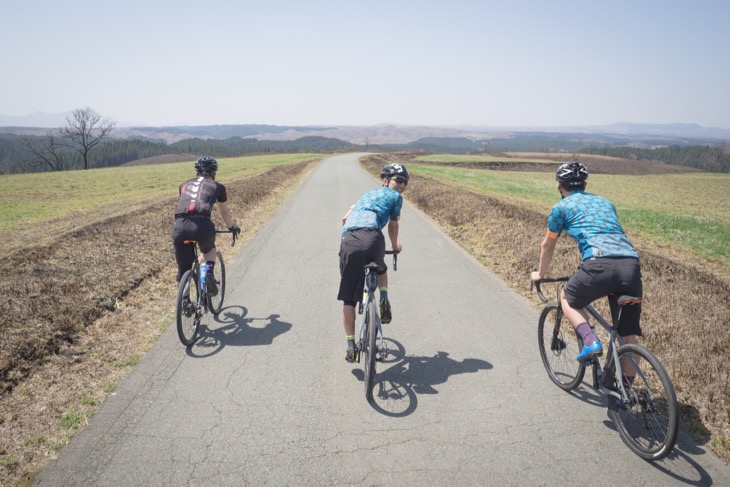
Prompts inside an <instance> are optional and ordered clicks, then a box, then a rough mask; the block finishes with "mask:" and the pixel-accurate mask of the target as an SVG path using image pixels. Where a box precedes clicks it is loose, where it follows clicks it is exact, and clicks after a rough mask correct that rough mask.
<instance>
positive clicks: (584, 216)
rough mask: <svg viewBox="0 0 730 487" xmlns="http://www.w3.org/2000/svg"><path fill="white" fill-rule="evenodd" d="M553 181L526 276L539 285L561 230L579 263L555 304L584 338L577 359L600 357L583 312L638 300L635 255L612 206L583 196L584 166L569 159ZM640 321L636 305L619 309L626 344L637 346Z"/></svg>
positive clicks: (638, 272) (600, 349) (638, 274)
mask: <svg viewBox="0 0 730 487" xmlns="http://www.w3.org/2000/svg"><path fill="white" fill-rule="evenodd" d="M555 179H556V180H557V181H558V191H559V192H560V195H561V197H562V200H561V201H560V202H558V203H557V204H556V205H555V206H553V208H552V210H551V211H550V216H549V217H548V228H547V234H546V235H545V239H544V240H543V242H542V246H541V248H540V262H539V264H538V267H537V270H536V271H533V272H532V274H531V276H530V278H531V279H532V281H539V280H540V279H542V278H543V277H544V276H545V273H546V272H547V270H548V267H549V266H550V262H551V260H552V257H553V253H554V251H555V244H556V242H557V239H558V237H559V236H560V234H561V233H562V232H563V231H565V233H567V234H568V235H569V236H570V237H572V238H573V240H575V241H576V242H577V243H578V249H579V251H580V254H581V259H582V262H581V264H580V267H579V268H578V271H577V272H576V273H575V274H574V275H573V276H572V277H571V278H570V280H569V281H568V283H567V284H566V286H565V288H564V290H563V292H562V293H561V296H560V301H561V306H562V308H563V312H564V313H565V317H566V318H567V319H568V321H569V322H570V324H571V325H573V327H574V328H575V329H576V331H577V332H578V333H579V334H580V336H581V337H582V338H583V344H584V345H583V349H582V350H581V352H580V354H579V355H578V356H577V357H576V359H577V360H580V361H582V360H587V359H589V358H591V357H593V356H600V355H602V354H603V347H602V346H601V342H600V341H598V338H597V337H596V336H595V334H594V332H593V330H592V329H591V327H590V325H589V324H588V314H587V313H586V312H585V311H584V310H583V308H585V307H586V306H588V305H589V304H590V303H591V302H593V301H595V300H596V299H599V298H602V297H604V296H608V300H609V304H610V306H611V312H612V313H615V312H616V307H617V304H616V299H617V298H618V296H619V295H621V294H626V295H630V296H634V297H639V298H640V297H641V296H642V282H641V268H640V265H639V254H638V253H637V252H636V249H635V248H634V246H633V245H632V244H631V242H629V239H628V238H627V237H626V234H625V233H624V231H623V228H622V227H621V224H620V223H619V221H618V216H617V215H616V208H615V207H614V206H613V203H611V202H610V201H609V200H607V199H605V198H602V197H600V196H596V195H594V194H590V193H586V192H585V188H586V180H587V179H588V169H587V168H586V167H585V166H584V165H583V164H580V163H578V162H573V161H571V162H567V163H565V164H562V165H561V166H560V167H559V168H558V170H557V172H556V176H555ZM640 318H641V304H640V303H639V304H635V305H632V306H627V307H625V308H624V309H623V310H622V311H621V320H620V322H619V326H618V332H619V335H621V337H622V338H623V340H624V342H625V343H637V342H638V340H637V336H641V327H640ZM623 365H624V364H623V362H622V366H623ZM626 368H628V370H626ZM626 368H625V372H627V373H626V375H628V376H630V377H631V376H633V374H632V373H631V369H633V367H632V366H631V365H630V364H627V367H626Z"/></svg>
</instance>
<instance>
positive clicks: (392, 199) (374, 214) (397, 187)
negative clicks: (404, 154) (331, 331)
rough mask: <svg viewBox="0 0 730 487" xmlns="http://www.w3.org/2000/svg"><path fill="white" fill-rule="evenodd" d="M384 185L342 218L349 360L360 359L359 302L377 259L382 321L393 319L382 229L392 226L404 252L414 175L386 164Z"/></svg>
mask: <svg viewBox="0 0 730 487" xmlns="http://www.w3.org/2000/svg"><path fill="white" fill-rule="evenodd" d="M380 177H381V182H382V186H381V187H380V188H377V189H373V190H371V191H369V192H367V193H365V194H364V195H363V196H362V197H361V198H360V199H359V200H357V202H356V203H355V204H354V205H352V207H351V208H350V210H349V211H348V212H347V214H345V216H344V217H343V218H342V237H341V241H340V276H341V279H340V290H339V293H338V295H337V299H338V300H340V301H342V302H343V306H342V325H343V327H344V329H345V338H346V340H347V351H346V352H345V360H347V361H348V362H354V361H356V360H357V351H356V348H355V305H356V304H357V301H358V300H359V299H360V298H361V297H362V293H363V287H364V285H365V275H364V269H365V266H366V265H367V264H368V263H369V262H376V263H378V265H380V266H381V268H382V269H383V272H382V273H380V274H378V288H379V289H380V321H381V322H382V323H390V321H391V319H392V312H391V307H390V301H389V299H388V274H387V269H388V268H387V266H386V265H385V237H384V236H383V232H382V229H383V228H384V227H385V226H386V225H387V226H388V237H389V239H390V246H391V248H392V249H393V250H396V251H398V252H400V251H401V250H403V246H402V245H401V244H400V243H399V242H398V230H399V228H400V227H399V220H400V211H401V207H402V206H403V196H402V195H401V193H402V192H403V191H404V190H405V189H406V186H407V185H408V180H409V178H410V175H409V174H408V170H407V169H406V167H405V166H404V165H402V164H391V165H388V166H385V167H384V168H383V170H382V171H381V172H380Z"/></svg>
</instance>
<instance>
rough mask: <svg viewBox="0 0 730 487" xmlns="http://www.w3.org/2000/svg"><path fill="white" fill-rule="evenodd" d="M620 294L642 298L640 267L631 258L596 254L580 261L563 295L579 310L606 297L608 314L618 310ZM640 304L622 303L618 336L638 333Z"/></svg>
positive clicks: (639, 331) (639, 332) (639, 328)
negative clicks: (608, 308) (609, 310)
mask: <svg viewBox="0 0 730 487" xmlns="http://www.w3.org/2000/svg"><path fill="white" fill-rule="evenodd" d="M622 294H626V295H629V296H634V297H642V295H643V288H642V284H641V266H640V265H639V259H635V258H632V257H596V258H591V259H586V260H584V261H583V262H581V264H580V267H579V268H578V271H577V272H576V273H575V274H573V275H572V276H571V278H570V281H568V283H567V284H566V286H565V298H566V299H567V301H568V304H569V305H570V306H571V307H572V308H573V309H582V308H585V307H586V306H588V305H589V304H591V303H592V302H593V301H595V300H597V299H600V298H602V297H604V296H607V297H608V303H609V305H610V307H611V314H612V315H614V316H615V314H616V313H617V310H618V304H617V300H618V297H619V296H620V295H622ZM640 321H641V304H632V305H627V306H624V307H623V309H622V310H621V321H620V322H619V325H618V333H619V335H621V336H628V335H639V336H641V326H640Z"/></svg>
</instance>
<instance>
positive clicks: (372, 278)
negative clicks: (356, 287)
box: [355, 250, 398, 401]
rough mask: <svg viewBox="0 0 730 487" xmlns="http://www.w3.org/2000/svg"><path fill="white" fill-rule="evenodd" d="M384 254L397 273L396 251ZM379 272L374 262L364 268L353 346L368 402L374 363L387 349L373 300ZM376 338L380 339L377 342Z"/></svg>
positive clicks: (384, 355) (380, 359)
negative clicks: (390, 258) (361, 364)
mask: <svg viewBox="0 0 730 487" xmlns="http://www.w3.org/2000/svg"><path fill="white" fill-rule="evenodd" d="M385 253H386V254H387V255H392V256H393V271H397V270H398V251H397V250H386V251H385ZM379 270H381V268H380V266H379V265H378V264H376V263H375V262H370V263H369V264H367V265H366V266H365V287H364V289H363V296H362V300H361V301H360V303H359V305H358V312H359V313H360V314H362V319H361V320H360V333H359V339H358V341H357V343H356V345H355V346H356V349H357V361H358V362H360V357H361V356H362V357H364V359H365V380H364V382H365V398H366V399H367V400H368V401H370V400H372V398H373V385H374V384H375V362H376V361H379V362H383V361H385V359H386V358H387V356H388V347H387V345H386V343H385V338H384V336H383V327H382V325H381V323H380V315H379V313H378V304H377V301H376V299H375V296H376V292H377V289H378V271H379ZM378 338H380V340H379V341H378Z"/></svg>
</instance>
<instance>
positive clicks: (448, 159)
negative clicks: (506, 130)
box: [415, 154, 555, 164]
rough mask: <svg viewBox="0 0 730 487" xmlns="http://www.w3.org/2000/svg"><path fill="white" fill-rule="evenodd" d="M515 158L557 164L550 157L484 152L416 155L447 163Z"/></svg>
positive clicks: (500, 160)
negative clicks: (479, 153) (511, 155)
mask: <svg viewBox="0 0 730 487" xmlns="http://www.w3.org/2000/svg"><path fill="white" fill-rule="evenodd" d="M515 160H519V161H521V162H540V163H546V164H547V163H550V164H555V161H551V160H550V159H545V158H540V157H520V158H518V159H515V157H509V156H493V155H491V154H482V155H455V154H429V155H427V156H420V157H416V159H415V161H422V162H445V163H454V162H457V163H458V162H514V161H515Z"/></svg>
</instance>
